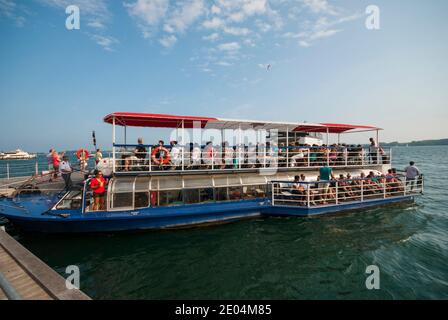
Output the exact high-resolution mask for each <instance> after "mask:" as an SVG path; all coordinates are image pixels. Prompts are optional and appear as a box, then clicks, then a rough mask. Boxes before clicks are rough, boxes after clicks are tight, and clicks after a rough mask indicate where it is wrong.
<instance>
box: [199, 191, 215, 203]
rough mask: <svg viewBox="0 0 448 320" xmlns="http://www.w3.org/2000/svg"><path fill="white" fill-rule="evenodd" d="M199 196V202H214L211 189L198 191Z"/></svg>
mask: <svg viewBox="0 0 448 320" xmlns="http://www.w3.org/2000/svg"><path fill="white" fill-rule="evenodd" d="M199 195H200V201H201V202H209V201H214V199H213V188H205V189H199Z"/></svg>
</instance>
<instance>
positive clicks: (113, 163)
mask: <svg viewBox="0 0 448 320" xmlns="http://www.w3.org/2000/svg"><path fill="white" fill-rule="evenodd" d="M115 162H116V161H115V117H112V171H113V172H114V173H115Z"/></svg>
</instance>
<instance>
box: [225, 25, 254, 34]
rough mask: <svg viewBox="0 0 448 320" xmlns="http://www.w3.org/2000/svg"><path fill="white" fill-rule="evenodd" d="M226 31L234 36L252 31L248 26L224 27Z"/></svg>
mask: <svg viewBox="0 0 448 320" xmlns="http://www.w3.org/2000/svg"><path fill="white" fill-rule="evenodd" d="M224 32H225V33H228V34H231V35H234V36H245V35H248V34H249V33H250V30H249V29H247V28H238V27H224Z"/></svg>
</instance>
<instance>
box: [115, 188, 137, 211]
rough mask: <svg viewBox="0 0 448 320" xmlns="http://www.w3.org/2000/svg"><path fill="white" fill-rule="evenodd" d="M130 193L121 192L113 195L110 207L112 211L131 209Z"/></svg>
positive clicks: (131, 198)
mask: <svg viewBox="0 0 448 320" xmlns="http://www.w3.org/2000/svg"><path fill="white" fill-rule="evenodd" d="M132 195H133V194H132V192H122V193H114V194H113V200H112V206H113V208H114V209H118V208H132V207H133V204H132V200H133V197H132Z"/></svg>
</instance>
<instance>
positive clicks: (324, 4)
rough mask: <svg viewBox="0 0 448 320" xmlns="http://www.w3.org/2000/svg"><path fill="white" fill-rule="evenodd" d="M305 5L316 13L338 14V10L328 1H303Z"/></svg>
mask: <svg viewBox="0 0 448 320" xmlns="http://www.w3.org/2000/svg"><path fill="white" fill-rule="evenodd" d="M303 4H304V6H305V7H307V8H308V9H310V10H311V11H312V12H314V13H325V14H331V15H336V14H337V11H336V9H335V8H334V7H333V6H331V5H330V4H329V3H328V1H327V0H303Z"/></svg>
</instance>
